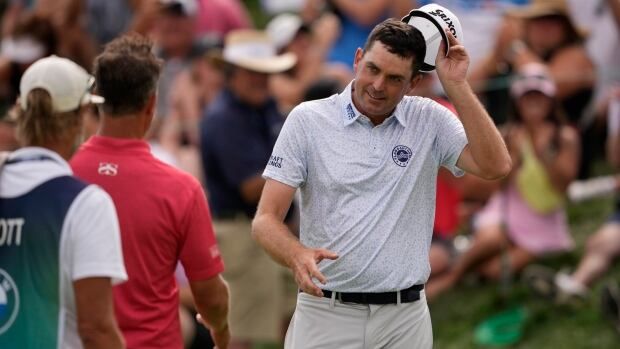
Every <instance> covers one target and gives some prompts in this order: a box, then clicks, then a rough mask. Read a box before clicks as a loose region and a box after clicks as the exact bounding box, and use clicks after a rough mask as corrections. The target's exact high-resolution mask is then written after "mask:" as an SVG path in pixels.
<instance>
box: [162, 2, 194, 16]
mask: <svg viewBox="0 0 620 349" xmlns="http://www.w3.org/2000/svg"><path fill="white" fill-rule="evenodd" d="M159 4H160V5H161V6H162V8H163V9H164V10H167V11H170V12H171V13H174V14H177V15H181V16H186V17H192V16H194V15H195V14H196V13H197V12H198V6H197V4H196V0H159Z"/></svg>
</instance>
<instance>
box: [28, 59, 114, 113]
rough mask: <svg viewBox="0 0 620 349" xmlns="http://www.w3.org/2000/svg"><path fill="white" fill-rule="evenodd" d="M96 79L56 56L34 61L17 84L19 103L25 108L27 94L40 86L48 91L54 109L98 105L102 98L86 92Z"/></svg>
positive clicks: (70, 109)
mask: <svg viewBox="0 0 620 349" xmlns="http://www.w3.org/2000/svg"><path fill="white" fill-rule="evenodd" d="M94 81H95V79H94V77H93V76H91V75H90V74H88V73H87V72H86V70H84V69H83V68H82V67H80V66H79V65H77V64H75V63H74V62H72V61H71V60H69V59H67V58H61V57H58V56H55V55H52V56H49V57H45V58H41V59H39V60H38V61H36V62H34V63H33V64H32V65H31V66H30V67H28V69H26V71H25V72H24V75H23V76H22V79H21V81H20V83H19V94H20V96H21V98H20V105H21V107H22V109H24V110H25V109H27V108H28V105H27V104H28V98H27V96H28V94H29V93H30V91H32V90H34V89H35V88H42V89H44V90H45V91H47V92H48V93H49V94H50V97H51V98H52V107H53V110H54V112H59V113H62V112H68V111H72V110H76V109H77V108H78V107H80V106H81V105H85V104H89V103H93V104H101V103H103V102H104V99H103V97H101V96H97V95H93V94H91V93H90V92H89V90H90V88H91V87H92V85H93V83H94Z"/></svg>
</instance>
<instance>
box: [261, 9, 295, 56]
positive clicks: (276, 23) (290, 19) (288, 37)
mask: <svg viewBox="0 0 620 349" xmlns="http://www.w3.org/2000/svg"><path fill="white" fill-rule="evenodd" d="M303 24H304V23H303V21H302V20H301V18H300V17H299V16H297V15H294V14H290V13H283V14H281V15H277V16H276V17H274V18H273V19H272V20H271V21H269V23H267V27H266V28H265V31H266V32H267V35H269V37H271V40H272V41H273V43H274V44H275V45H276V48H277V49H278V50H280V49H282V48H283V47H285V46H286V45H288V44H289V43H290V42H291V41H293V39H294V38H295V35H297V32H299V29H300V28H301V26H302V25H303Z"/></svg>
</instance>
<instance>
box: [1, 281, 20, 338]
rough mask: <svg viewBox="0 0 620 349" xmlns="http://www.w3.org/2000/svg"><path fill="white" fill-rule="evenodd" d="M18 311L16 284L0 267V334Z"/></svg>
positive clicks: (13, 319)
mask: <svg viewBox="0 0 620 349" xmlns="http://www.w3.org/2000/svg"><path fill="white" fill-rule="evenodd" d="M18 311H19V293H18V292H17V285H15V281H13V278H11V275H9V274H8V273H7V272H6V271H4V269H0V335H2V333H4V332H6V330H8V329H9V327H11V325H12V324H13V322H14V321H15V318H16V317H17V312H18Z"/></svg>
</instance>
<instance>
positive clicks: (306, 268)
mask: <svg viewBox="0 0 620 349" xmlns="http://www.w3.org/2000/svg"><path fill="white" fill-rule="evenodd" d="M292 252H293V253H292V254H291V257H290V258H289V261H288V265H289V268H291V270H292V271H293V275H295V282H297V285H298V286H299V288H300V289H301V290H302V291H304V292H305V293H308V294H311V295H313V296H317V297H323V291H321V289H320V288H319V287H318V286H317V285H316V284H315V283H314V282H313V281H312V278H316V279H317V280H319V282H320V283H322V284H325V283H326V282H327V279H326V278H325V275H323V274H321V272H320V271H319V268H318V264H319V263H320V262H321V261H322V260H323V259H332V260H334V259H337V258H338V255H337V254H336V253H334V252H332V251H329V250H326V249H323V248H317V249H313V248H307V247H301V248H299V249H296V250H295V251H292Z"/></svg>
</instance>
